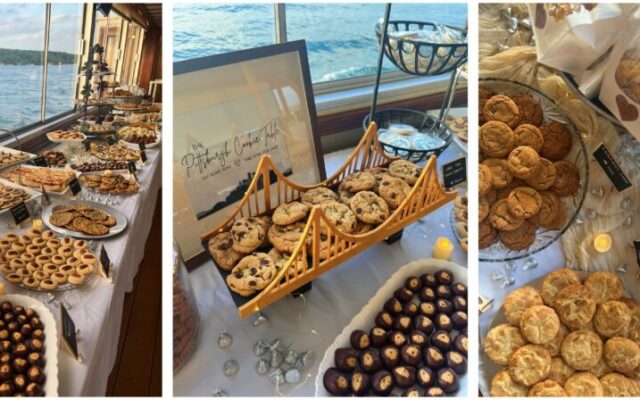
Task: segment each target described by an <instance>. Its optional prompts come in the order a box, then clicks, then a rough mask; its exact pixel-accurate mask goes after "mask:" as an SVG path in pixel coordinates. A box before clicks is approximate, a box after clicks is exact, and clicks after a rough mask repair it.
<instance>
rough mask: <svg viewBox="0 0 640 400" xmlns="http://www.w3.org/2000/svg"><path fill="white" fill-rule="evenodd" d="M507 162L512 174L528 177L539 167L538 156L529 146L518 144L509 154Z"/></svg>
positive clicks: (521, 177) (517, 176)
mask: <svg viewBox="0 0 640 400" xmlns="http://www.w3.org/2000/svg"><path fill="white" fill-rule="evenodd" d="M507 162H508V165H509V171H511V173H512V174H513V176H515V177H516V178H520V179H528V178H530V177H531V176H533V174H535V173H536V172H537V170H538V168H539V167H540V156H539V155H538V153H536V151H535V150H534V149H532V148H531V147H529V146H519V147H516V148H515V149H513V151H512V152H511V153H510V154H509V158H508V160H507Z"/></svg>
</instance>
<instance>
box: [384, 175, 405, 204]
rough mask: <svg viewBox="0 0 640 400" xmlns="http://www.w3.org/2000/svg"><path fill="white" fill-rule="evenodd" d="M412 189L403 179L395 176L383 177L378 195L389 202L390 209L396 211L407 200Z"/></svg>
mask: <svg viewBox="0 0 640 400" xmlns="http://www.w3.org/2000/svg"><path fill="white" fill-rule="evenodd" d="M409 191H411V187H410V186H409V184H408V183H407V182H405V181H404V180H403V179H400V178H395V177H393V176H386V177H383V178H382V180H381V181H380V184H379V185H378V194H379V195H380V197H382V199H383V200H384V201H386V202H387V204H388V205H389V208H391V209H396V208H398V207H400V204H402V202H403V201H404V200H405V199H406V198H407V195H408V194H409Z"/></svg>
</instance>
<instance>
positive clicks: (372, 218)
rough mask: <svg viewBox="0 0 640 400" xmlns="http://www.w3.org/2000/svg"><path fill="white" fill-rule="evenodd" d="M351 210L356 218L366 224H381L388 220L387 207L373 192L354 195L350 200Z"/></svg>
mask: <svg viewBox="0 0 640 400" xmlns="http://www.w3.org/2000/svg"><path fill="white" fill-rule="evenodd" d="M351 210H353V212H354V213H355V215H356V217H357V218H358V219H359V220H360V221H362V222H364V223H367V224H381V223H383V222H384V221H385V220H386V219H387V218H389V206H388V205H387V203H386V202H385V201H384V200H383V199H382V198H381V197H380V196H378V195H376V194H375V193H373V192H369V191H364V192H359V193H356V195H355V196H353V198H352V199H351Z"/></svg>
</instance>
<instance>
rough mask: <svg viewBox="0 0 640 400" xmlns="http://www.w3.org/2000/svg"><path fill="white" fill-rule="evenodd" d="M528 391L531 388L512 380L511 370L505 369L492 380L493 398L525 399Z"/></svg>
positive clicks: (490, 390) (491, 393)
mask: <svg viewBox="0 0 640 400" xmlns="http://www.w3.org/2000/svg"><path fill="white" fill-rule="evenodd" d="M528 391H529V388H528V387H527V386H526V385H522V384H520V383H518V382H516V381H514V380H513V379H512V378H511V374H510V373H509V370H507V369H503V370H501V371H499V372H498V373H497V374H495V375H494V377H493V378H492V379H491V388H490V389H489V395H491V397H525V396H527V393H528Z"/></svg>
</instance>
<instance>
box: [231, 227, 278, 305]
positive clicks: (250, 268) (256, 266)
mask: <svg viewBox="0 0 640 400" xmlns="http://www.w3.org/2000/svg"><path fill="white" fill-rule="evenodd" d="M274 226H276V225H274ZM275 277H276V266H275V264H274V263H273V260H272V259H271V257H269V256H268V255H267V254H266V253H255V254H252V255H249V256H246V257H244V258H242V259H241V260H240V261H239V262H238V264H237V265H236V266H235V267H233V269H232V270H231V273H230V274H229V275H228V276H227V285H228V286H229V288H230V289H231V290H233V291H234V292H236V293H238V294H239V295H241V296H251V295H252V294H254V293H255V292H257V291H260V290H262V289H264V288H266V287H267V286H268V285H269V284H270V283H271V282H272V281H273V279H275Z"/></svg>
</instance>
